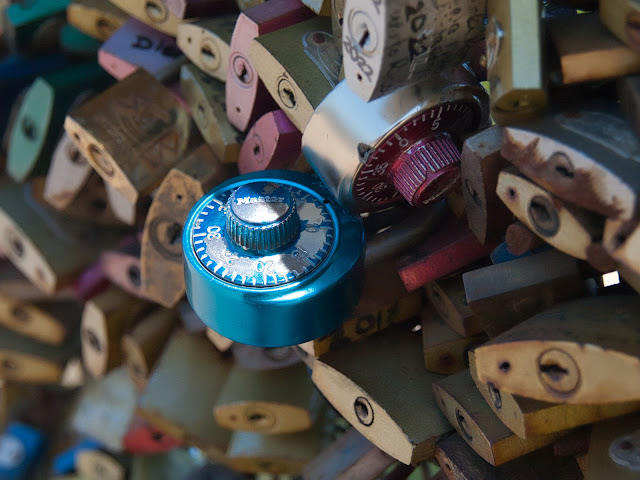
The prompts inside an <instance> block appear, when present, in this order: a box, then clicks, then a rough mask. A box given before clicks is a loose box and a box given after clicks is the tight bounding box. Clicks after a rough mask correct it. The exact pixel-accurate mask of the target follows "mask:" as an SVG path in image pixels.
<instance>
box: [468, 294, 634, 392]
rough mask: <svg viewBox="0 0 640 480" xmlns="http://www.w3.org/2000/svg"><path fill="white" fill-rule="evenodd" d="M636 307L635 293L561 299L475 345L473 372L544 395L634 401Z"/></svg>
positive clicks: (515, 388)
mask: <svg viewBox="0 0 640 480" xmlns="http://www.w3.org/2000/svg"><path fill="white" fill-rule="evenodd" d="M639 308H640V302H639V301H638V297H637V296H635V295H630V296H600V297H591V298H581V299H579V300H573V301H570V302H565V303H562V304H558V305H556V306H554V307H552V308H550V309H548V310H546V311H544V312H541V313H539V314H537V315H534V316H533V317H531V318H529V319H528V320H526V321H524V322H523V323H521V324H519V325H517V326H516V327H514V328H512V329H511V330H509V331H507V332H505V333H503V334H502V335H499V336H498V337H495V338H494V339H492V340H490V341H489V342H488V343H486V344H484V345H481V346H479V347H478V348H476V350H475V354H476V368H477V370H478V379H479V381H480V382H482V383H489V382H491V383H493V384H494V385H495V387H496V388H498V389H499V390H506V391H508V392H511V393H514V394H517V395H522V396H526V397H530V398H535V399H537V400H543V401H547V402H558V401H561V402H564V403H577V404H583V403H591V404H593V403H609V402H630V401H637V400H639V399H640V389H639V388H638V384H637V383H635V382H629V381H628V378H629V375H633V373H632V372H633V371H635V370H636V368H637V363H638V356H639V355H640V349H639V348H638V347H637V345H640V342H638V335H639V334H638V331H637V330H636V329H635V327H634V323H633V320H632V319H633V318H636V316H637V315H638V311H639V310H638V309H639ZM593 365H597V366H598V368H594V367H593ZM611 372H616V374H615V375H612V374H611Z"/></svg>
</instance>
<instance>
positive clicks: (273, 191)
mask: <svg viewBox="0 0 640 480" xmlns="http://www.w3.org/2000/svg"><path fill="white" fill-rule="evenodd" d="M228 205H229V208H228V210H227V222H226V229H227V233H228V234H229V238H230V239H231V241H232V242H233V243H234V244H235V245H237V246H239V247H240V248H243V249H244V250H246V251H248V252H251V253H255V254H258V255H260V254H268V253H271V252H276V251H278V250H282V249H284V248H286V247H289V246H290V245H291V244H292V243H293V242H294V241H296V240H297V238H298V235H299V234H300V217H299V216H298V212H297V211H296V203H295V201H294V200H293V197H292V195H291V193H290V192H289V190H288V189H287V188H286V187H283V186H281V185H279V184H277V183H273V182H255V183H250V184H248V185H244V186H242V187H240V188H238V189H237V190H236V191H235V192H233V193H232V194H231V196H230V197H229V201H228Z"/></svg>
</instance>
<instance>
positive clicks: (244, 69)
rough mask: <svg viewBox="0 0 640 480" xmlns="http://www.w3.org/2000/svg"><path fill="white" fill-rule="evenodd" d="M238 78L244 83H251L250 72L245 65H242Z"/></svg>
mask: <svg viewBox="0 0 640 480" xmlns="http://www.w3.org/2000/svg"><path fill="white" fill-rule="evenodd" d="M238 78H239V79H240V81H241V82H242V83H249V70H247V66H246V65H245V64H244V63H243V64H242V67H241V69H240V73H239V74H238Z"/></svg>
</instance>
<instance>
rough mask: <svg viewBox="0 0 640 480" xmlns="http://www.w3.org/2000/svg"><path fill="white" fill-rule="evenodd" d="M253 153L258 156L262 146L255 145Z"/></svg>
mask: <svg viewBox="0 0 640 480" xmlns="http://www.w3.org/2000/svg"><path fill="white" fill-rule="evenodd" d="M253 154H254V155H255V156H256V157H257V156H258V155H260V146H259V145H256V146H255V147H253Z"/></svg>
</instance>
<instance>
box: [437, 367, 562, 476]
mask: <svg viewBox="0 0 640 480" xmlns="http://www.w3.org/2000/svg"><path fill="white" fill-rule="evenodd" d="M433 390H434V392H435V395H436V399H437V400H438V406H439V407H440V410H442V412H443V413H444V414H445V416H446V417H447V419H448V420H449V422H450V423H451V425H453V427H454V428H455V429H456V430H457V432H458V433H459V434H460V435H461V436H462V438H463V439H464V440H465V441H466V442H467V443H468V444H469V445H471V448H473V450H474V451H475V452H476V453H477V454H478V455H480V456H481V457H482V458H484V459H485V460H486V461H487V462H489V463H490V464H491V465H501V464H503V463H506V462H508V461H510V460H513V459H514V458H518V457H521V456H523V455H526V454H527V453H529V452H532V451H534V450H537V449H539V448H541V447H544V446H545V445H549V444H550V443H552V442H553V441H555V440H556V439H557V438H559V437H560V436H561V435H562V432H553V433H547V434H543V435H539V436H535V437H529V438H526V439H524V438H520V437H518V436H517V435H516V434H514V433H513V432H512V431H511V430H509V429H508V428H507V426H506V425H504V424H503V423H502V422H501V421H500V419H499V418H498V417H497V416H496V414H495V413H493V412H492V411H491V408H490V407H489V405H487V402H485V400H484V398H483V397H482V395H480V392H479V391H478V389H477V388H475V384H474V383H473V379H472V378H471V374H470V373H469V370H463V371H462V372H460V373H456V374H455V375H451V376H450V377H447V378H445V379H443V380H439V381H437V382H435V383H434V384H433Z"/></svg>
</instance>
